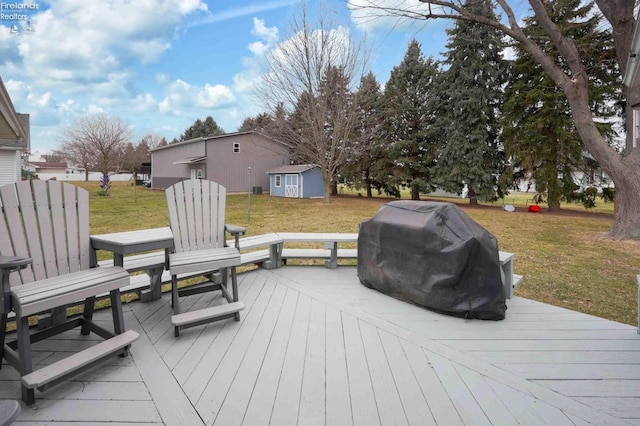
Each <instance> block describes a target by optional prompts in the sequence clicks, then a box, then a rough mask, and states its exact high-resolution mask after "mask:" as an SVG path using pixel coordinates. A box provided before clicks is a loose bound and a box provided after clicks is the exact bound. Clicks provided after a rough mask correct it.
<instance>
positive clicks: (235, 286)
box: [231, 266, 240, 321]
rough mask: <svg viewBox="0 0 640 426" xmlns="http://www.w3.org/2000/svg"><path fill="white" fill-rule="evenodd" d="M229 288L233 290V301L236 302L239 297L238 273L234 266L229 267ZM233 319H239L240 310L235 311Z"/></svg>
mask: <svg viewBox="0 0 640 426" xmlns="http://www.w3.org/2000/svg"><path fill="white" fill-rule="evenodd" d="M231 289H232V291H233V301H234V302H237V301H238V300H240V298H239V297H238V274H237V272H236V267H235V266H232V267H231ZM235 320H236V321H240V312H236V314H235Z"/></svg>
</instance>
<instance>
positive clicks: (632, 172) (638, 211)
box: [347, 0, 640, 239]
mask: <svg viewBox="0 0 640 426" xmlns="http://www.w3.org/2000/svg"><path fill="white" fill-rule="evenodd" d="M466 1H469V0H466ZM466 1H460V0H421V2H422V3H424V4H422V5H418V4H416V2H414V1H411V2H406V3H404V5H406V6H402V5H401V6H398V5H399V4H400V3H398V2H386V1H383V0H347V2H348V4H349V6H350V7H351V8H352V9H353V10H358V12H359V13H361V14H364V15H365V16H368V17H369V18H370V19H374V18H376V17H382V16H395V17H399V18H410V19H419V20H430V19H464V20H470V21H474V22H479V23H481V24H485V25H489V26H491V27H494V28H496V29H498V30H500V31H501V32H502V33H504V34H505V35H506V36H508V37H510V38H511V39H513V40H514V41H516V42H517V43H519V45H520V47H522V49H524V50H525V51H526V52H527V53H528V54H529V55H531V58H532V59H533V60H534V61H536V62H537V63H538V64H540V65H541V66H542V68H543V69H544V71H545V72H546V73H547V74H548V75H549V76H550V77H551V78H552V79H553V81H554V82H555V84H556V85H557V86H558V87H560V88H561V89H562V91H563V92H564V94H565V95H566V96H567V99H568V101H569V105H570V107H571V114H572V118H573V120H574V122H575V125H576V128H577V131H578V133H579V134H580V137H581V138H582V141H583V142H584V144H585V147H586V149H587V151H589V153H590V154H591V155H592V156H593V157H594V158H595V159H596V160H597V161H598V163H599V164H600V166H601V167H602V168H603V169H604V170H605V171H606V172H607V174H608V175H609V176H611V178H612V179H613V181H614V183H615V186H616V208H615V216H614V222H613V225H612V227H611V229H610V230H609V232H608V236H609V237H611V238H615V239H625V238H628V239H640V146H634V143H633V140H632V135H633V132H632V127H631V126H632V123H631V117H632V110H631V106H633V105H636V104H638V103H640V88H636V87H624V88H623V87H622V85H620V90H623V91H624V95H625V97H626V99H627V108H626V117H627V118H628V120H627V123H626V130H627V140H626V149H625V150H624V151H623V152H621V153H620V152H618V151H616V150H615V149H614V148H613V147H612V146H611V145H610V143H609V141H608V140H607V138H606V137H605V135H603V134H601V133H600V131H599V130H598V127H597V125H596V123H597V120H598V117H597V116H594V114H592V110H591V105H590V102H591V100H590V97H589V84H588V83H589V78H590V77H591V74H590V73H591V72H592V70H590V69H587V68H586V67H585V63H586V61H583V58H581V56H580V51H579V49H578V48H577V47H576V44H575V43H574V41H573V40H572V38H571V37H569V36H568V35H566V34H564V33H563V32H562V29H561V28H560V26H559V25H557V24H556V23H555V22H554V21H553V19H552V18H551V16H552V14H551V13H550V10H549V8H551V7H553V5H554V2H549V1H546V0H529V5H530V6H531V10H532V11H533V13H534V14H535V17H536V20H537V21H538V23H539V25H540V26H541V27H542V28H543V29H544V31H545V33H546V37H545V40H548V41H550V42H551V43H552V44H553V46H554V48H555V52H556V53H557V55H558V56H559V57H560V58H561V61H562V65H561V64H559V63H558V62H557V61H556V57H555V56H552V55H549V54H547V53H545V51H544V50H543V49H542V48H541V47H540V45H539V44H538V41H537V40H535V39H533V38H532V37H529V36H527V34H526V33H525V31H523V28H522V27H521V26H520V22H519V20H518V18H517V17H516V14H515V13H514V10H513V7H512V4H513V5H515V4H516V2H515V1H508V0H496V3H497V4H498V6H499V7H500V9H501V10H502V13H503V14H504V16H505V17H506V21H505V20H500V19H497V20H494V19H488V18H486V17H483V16H479V15H476V14H473V13H472V12H471V10H470V9H469V8H467V7H466ZM473 1H486V0H473ZM595 3H596V5H597V6H598V8H599V9H600V12H601V13H602V14H603V16H604V17H605V19H606V20H607V21H608V23H609V24H610V25H611V28H612V30H613V31H612V33H613V42H614V44H615V48H616V59H617V62H618V65H619V68H620V72H621V73H624V72H625V70H626V68H627V62H628V60H629V53H630V50H631V40H632V35H633V30H634V26H635V19H634V16H633V11H634V7H635V3H636V2H635V1H632V0H595ZM518 5H520V3H518Z"/></svg>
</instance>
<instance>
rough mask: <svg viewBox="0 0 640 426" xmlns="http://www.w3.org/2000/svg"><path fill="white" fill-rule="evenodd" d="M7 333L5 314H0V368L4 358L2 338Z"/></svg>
mask: <svg viewBox="0 0 640 426" xmlns="http://www.w3.org/2000/svg"><path fill="white" fill-rule="evenodd" d="M6 334H7V314H5V313H2V314H0V369H1V368H2V359H3V358H4V339H5V336H6Z"/></svg>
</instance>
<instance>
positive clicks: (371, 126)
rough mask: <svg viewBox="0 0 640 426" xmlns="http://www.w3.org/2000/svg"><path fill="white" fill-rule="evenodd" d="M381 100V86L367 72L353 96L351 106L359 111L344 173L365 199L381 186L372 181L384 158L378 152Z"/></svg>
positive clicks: (371, 74) (380, 127)
mask: <svg viewBox="0 0 640 426" xmlns="http://www.w3.org/2000/svg"><path fill="white" fill-rule="evenodd" d="M381 98H382V92H381V91H380V83H378V80H377V79H376V77H375V75H374V74H373V73H372V72H369V73H368V74H366V75H365V76H364V77H362V78H361V79H360V86H359V87H358V91H357V92H356V94H355V100H354V103H355V107H356V109H357V111H358V118H357V119H358V122H357V125H356V127H355V132H354V133H355V135H354V140H353V143H352V144H351V147H350V149H351V152H350V153H349V155H348V157H347V163H348V169H347V173H348V175H349V176H350V179H351V180H352V181H353V182H354V183H355V184H356V185H357V186H359V187H360V186H364V188H365V190H366V191H367V197H368V198H371V197H372V196H373V194H372V187H376V188H378V189H380V186H381V183H379V182H377V180H376V178H375V176H376V167H377V164H378V162H379V159H380V157H381V156H382V154H383V152H382V150H381V149H380V143H381V131H382V126H381V119H382V112H381V111H380V108H381V106H382V103H381Z"/></svg>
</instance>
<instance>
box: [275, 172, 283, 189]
mask: <svg viewBox="0 0 640 426" xmlns="http://www.w3.org/2000/svg"><path fill="white" fill-rule="evenodd" d="M281 180H282V176H281V175H276V176H275V186H276V188H280V186H281Z"/></svg>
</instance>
